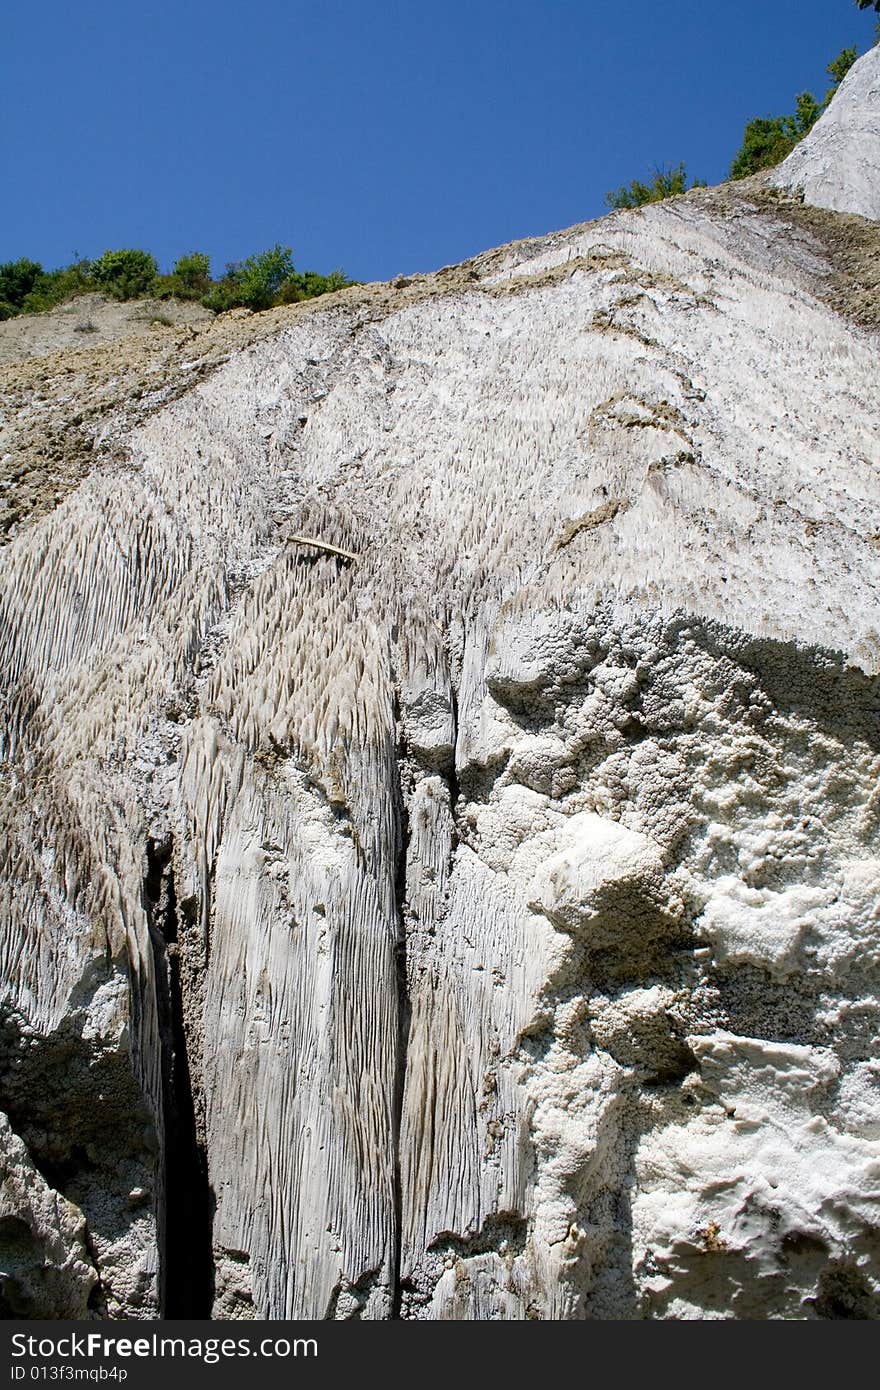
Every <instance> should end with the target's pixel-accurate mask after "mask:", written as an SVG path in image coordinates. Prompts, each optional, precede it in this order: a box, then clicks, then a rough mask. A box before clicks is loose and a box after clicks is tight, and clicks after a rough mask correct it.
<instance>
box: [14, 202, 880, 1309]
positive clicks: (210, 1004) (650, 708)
mask: <svg viewBox="0 0 880 1390" xmlns="http://www.w3.org/2000/svg"><path fill="white" fill-rule="evenodd" d="M725 199H726V201H725ZM768 208H769V210H768ZM731 214H733V215H731ZM798 215H799V214H798V212H797V209H796V207H795V205H793V204H792V205H791V206H789V205H788V204H786V203H785V201H784V200H776V201H775V202H772V203H768V201H767V199H766V197H765V198H764V201H762V200H761V197H759V196H758V194H756V193H755V192H754V190H752V191H751V192H749V191H746V192H738V191H737V190H735V189H734V190H732V191H730V190H729V191H728V192H727V193H726V194H724V195H721V194H716V193H714V192H712V191H707V192H705V193H702V192H696V193H694V194H692V195H689V196H688V197H687V198H685V199H679V200H674V201H673V202H671V203H669V204H668V205H662V206H656V207H652V208H648V209H645V210H643V211H641V212H638V213H632V214H615V215H613V216H612V217H610V218H607V219H605V220H603V221H602V222H599V223H594V224H589V225H587V226H584V227H576V228H573V229H571V230H570V231H569V232H565V233H560V234H557V235H554V236H551V237H548V238H544V239H541V240H536V241H532V242H529V243H523V244H521V245H519V246H515V247H511V248H508V249H507V250H506V251H504V252H499V253H496V254H495V255H494V256H492V257H489V258H486V259H485V261H481V262H478V263H475V267H478V268H475V269H473V270H472V272H471V278H470V279H469V280H466V281H465V279H464V277H462V278H460V279H459V280H456V281H455V282H454V283H452V282H447V281H444V280H443V277H437V279H436V283H435V286H434V288H433V289H431V290H430V291H428V290H421V291H420V292H419V295H418V296H414V297H412V298H411V299H407V298H406V296H403V298H402V301H401V303H400V305H399V307H396V306H395V304H394V302H393V296H392V295H390V293H386V292H383V293H382V294H379V293H378V292H376V293H375V294H374V295H373V297H372V298H371V293H372V292H366V291H363V292H361V291H359V292H358V295H357V296H349V297H348V298H347V297H346V296H345V295H343V296H341V297H338V298H335V299H334V300H332V301H328V302H327V304H326V305H323V304H319V305H317V306H314V307H313V308H311V309H310V310H309V312H307V313H306V312H303V313H302V314H298V316H293V317H292V319H291V322H290V324H289V325H288V326H286V327H283V328H282V329H280V330H279V331H278V332H277V333H275V334H274V335H273V336H268V337H266V338H265V339H264V340H263V341H260V342H258V343H255V344H254V345H253V346H252V347H250V348H248V349H246V350H241V351H238V352H236V353H234V354H233V355H232V356H231V357H230V359H229V361H228V362H226V363H225V364H224V365H222V366H220V367H219V368H218V369H217V370H216V371H214V373H213V374H212V375H208V376H206V377H205V379H204V380H202V381H201V382H200V383H199V384H198V385H196V386H195V387H194V388H193V389H191V390H189V391H188V392H186V393H185V394H182V395H180V396H179V397H178V398H177V399H176V400H174V401H172V402H171V403H170V404H167V405H165V406H164V407H162V408H160V409H157V411H156V413H155V414H153V415H152V416H151V417H150V418H148V419H147V420H145V421H142V422H141V423H138V424H136V425H135V426H133V427H132V428H131V429H129V431H128V433H127V434H126V436H125V439H124V444H125V450H126V453H125V458H124V459H122V461H120V459H117V461H116V462H114V463H112V464H107V465H102V466H97V467H95V468H94V469H93V471H92V472H91V473H90V474H89V475H88V476H87V477H86V478H85V479H84V480H83V481H82V482H81V483H80V484H79V485H78V486H77V487H76V488H74V489H73V490H71V491H69V492H68V494H67V495H66V496H65V497H63V498H61V499H60V500H59V501H58V503H57V505H56V506H55V507H54V509H53V510H51V511H49V512H48V513H47V514H45V515H42V516H41V517H39V518H38V519H36V520H35V521H34V522H33V524H31V525H30V526H24V527H21V528H20V529H19V530H18V532H17V533H16V534H15V536H14V537H13V539H12V541H11V542H10V544H9V545H8V546H7V547H6V548H5V550H4V552H3V556H2V575H0V612H2V626H0V669H2V673H3V687H4V700H5V706H4V726H3V745H2V746H3V755H4V762H3V764H2V780H0V805H2V818H3V828H4V837H3V850H2V853H3V878H2V887H0V892H2V914H3V928H4V929H3V935H2V941H0V952H2V956H0V959H2V967H3V981H4V984H3V994H2V1009H3V1012H2V1025H3V1026H2V1032H0V1043H2V1048H0V1070H2V1095H3V1104H4V1108H5V1110H6V1111H7V1112H8V1115H9V1121H10V1124H11V1129H9V1130H8V1131H7V1130H5V1129H4V1131H3V1133H4V1134H5V1135H6V1139H4V1141H3V1143H4V1153H5V1154H6V1155H7V1158H6V1162H7V1165H8V1167H9V1170H10V1172H11V1173H12V1174H13V1176H14V1181H13V1182H12V1184H11V1185H10V1186H9V1187H8V1195H7V1196H4V1202H6V1203H7V1207H8V1208H9V1210H8V1211H7V1210H6V1208H4V1214H3V1221H4V1223H6V1224H5V1225H4V1228H3V1229H4V1231H7V1230H8V1231H9V1232H11V1235H10V1241H11V1244H10V1245H9V1252H10V1253H9V1255H8V1259H7V1261H6V1265H8V1272H7V1273H6V1274H5V1275H4V1279H5V1284H4V1289H5V1292H4V1299H5V1302H6V1306H7V1308H8V1310H10V1311H11V1315H12V1316H22V1315H25V1314H33V1315H37V1316H68V1315H73V1312H72V1310H75V1312H76V1315H92V1314H95V1315H101V1314H105V1315H109V1316H111V1317H115V1316H119V1317H130V1316H144V1315H145V1316H156V1315H158V1314H159V1313H160V1312H162V1311H163V1310H164V1311H165V1312H166V1313H167V1312H169V1311H172V1312H174V1313H175V1315H179V1314H180V1312H181V1311H186V1310H187V1309H189V1311H196V1312H198V1313H199V1315H207V1311H208V1309H209V1308H210V1307H211V1306H213V1310H214V1315H215V1316H218V1317H227V1316H228V1317H234V1318H249V1317H255V1316H257V1317H270V1318H282V1317H319V1318H358V1317H363V1318H389V1317H405V1318H429V1319H443V1318H492V1319H494V1318H501V1319H519V1318H545V1319H571V1318H602V1317H615V1318H631V1317H673V1318H693V1317H731V1316H732V1317H755V1316H760V1317H782V1318H803V1317H815V1316H820V1317H829V1316H830V1317H836V1316H856V1317H862V1316H873V1315H875V1314H876V1310H877V1301H876V1300H877V1287H878V1284H877V1280H878V1274H877V1268H876V1254H877V1252H876V1248H875V1246H874V1245H872V1240H873V1236H872V1231H874V1230H875V1229H876V1225H877V1211H876V1199H875V1196H874V1195H873V1188H872V1172H873V1168H872V1165H873V1164H875V1144H876V1139H877V1136H878V1134H880V1107H878V1094H880V1084H878V1083H880V1063H878V1060H877V1054H876V1022H877V1017H876V1016H877V1009H878V1003H877V983H878V971H880V959H878V946H877V928H876V919H875V918H876V914H875V902H876V893H877V889H878V887H880V850H878V842H877V831H878V817H880V809H878V800H877V795H876V780H877V775H878V771H880V726H878V722H877V709H878V694H880V688H878V683H877V682H878V677H877V670H878V632H880V611H878V606H877V593H878V592H880V588H878V583H877V581H878V579H880V558H878V550H877V544H876V536H875V534H874V531H875V527H874V525H873V522H871V520H870V518H871V517H872V516H873V515H874V514H875V513H876V510H877V506H878V502H880V495H878V493H880V488H878V474H877V469H876V461H877V460H876V439H875V425H876V407H877V404H878V398H877V379H876V360H877V338H876V333H873V334H872V333H871V332H870V331H868V330H866V329H864V328H861V327H858V326H857V325H855V324H854V323H852V322H851V321H849V320H848V319H847V318H846V317H844V316H843V315H841V314H838V313H836V312H834V311H832V310H831V309H830V308H829V307H828V306H827V304H826V302H825V299H824V298H823V296H824V295H825V293H826V289H827V283H828V276H829V265H828V263H827V261H826V259H824V258H825V257H827V256H828V255H829V254H830V252H829V251H828V248H827V245H826V246H825V247H824V248H823V245H822V244H820V243H819V242H818V241H815V240H810V239H809V235H808V234H807V233H805V232H803V231H802V230H800V229H799V228H800V224H798V223H797V221H796V219H797V216H798ZM866 225H867V224H866ZM869 231H870V229H869ZM869 231H866V232H865V233H864V235H865V236H867V235H869ZM831 270H833V273H834V274H835V275H837V276H838V278H839V277H840V276H841V275H843V274H844V271H843V270H841V269H840V266H838V265H836V264H834V265H832V266H831ZM371 306H372V307H371ZM120 350H121V349H120ZM120 458H121V456H120ZM309 539H311V540H312V541H314V542H317V543H318V544H315V545H309V544H304V543H303V541H304V540H305V541H308V540H309ZM782 1136H784V1142H783V1138H782ZM36 1172H38V1173H39V1174H40V1175H41V1177H40V1178H39V1180H37V1179H36V1178H33V1179H32V1180H28V1181H26V1177H25V1175H27V1174H33V1173H36ZM183 1174H185V1175H186V1176H185V1177H184V1176H182V1175H183ZM187 1184H189V1185H190V1188H192V1187H196V1186H197V1187H198V1188H199V1191H198V1192H195V1191H193V1192H192V1193H191V1195H192V1196H193V1201H192V1202H191V1203H188V1202H187V1200H186V1198H187V1193H188V1192H189V1190H190V1189H189V1188H187V1186H186V1185H187ZM4 1192H7V1189H6V1188H4ZM52 1192H55V1193H57V1194H58V1196H57V1198H51V1200H50V1195H51V1193H52ZM52 1201H55V1202H56V1205H55V1207H54V1208H53V1207H52ZM13 1209H14V1210H13ZM53 1212H54V1214H53ZM172 1212H176V1213H183V1214H184V1216H183V1217H182V1218H181V1219H184V1220H185V1221H189V1222H191V1224H190V1225H189V1226H184V1228H183V1229H182V1230H179V1231H178V1233H177V1236H176V1237H174V1236H173V1234H172V1232H171V1227H172V1226H173V1225H174V1223H173V1222H172V1221H171V1213H172ZM187 1212H189V1213H190V1214H189V1215H188V1216H187V1215H186V1213H187ZM9 1222H12V1223H13V1224H12V1225H9V1224H8V1223H9ZM209 1228H210V1229H209ZM4 1238H5V1237H4ZM175 1239H176V1240H177V1244H175ZM187 1244H189V1245H191V1246H192V1249H193V1251H195V1252H196V1254H195V1255H194V1257H193V1259H192V1261H191V1262H190V1265H189V1266H188V1267H187V1269H186V1270H185V1271H184V1270H182V1269H181V1268H179V1267H178V1262H179V1261H180V1260H182V1259H183V1255H182V1250H183V1248H184V1246H186V1245H187ZM209 1246H210V1249H209ZM46 1261H48V1264H47V1263H46ZM4 1268H6V1266H4ZM46 1269H48V1270H50V1272H51V1273H50V1274H40V1273H39V1271H40V1270H46Z"/></svg>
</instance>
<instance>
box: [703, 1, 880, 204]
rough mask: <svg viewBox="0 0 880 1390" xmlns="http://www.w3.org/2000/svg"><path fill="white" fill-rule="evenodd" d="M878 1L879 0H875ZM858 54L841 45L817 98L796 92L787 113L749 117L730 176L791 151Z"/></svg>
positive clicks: (763, 166) (742, 175)
mask: <svg viewBox="0 0 880 1390" xmlns="http://www.w3.org/2000/svg"><path fill="white" fill-rule="evenodd" d="M878 4H880V0H878ZM857 57H858V49H856V48H844V49H843V50H842V52H840V53H838V55H837V57H836V58H834V59H833V60H832V61H831V62H830V63H829V64H828V67H827V68H826V72H827V73H828V76H829V77H830V78H831V86H830V87H829V88H828V91H827V92H826V93H825V96H824V99H823V100H822V101H821V102H819V101H817V100H816V98H815V97H814V96H813V93H812V92H799V93H798V95H797V96H796V97H795V99H794V101H795V109H794V111H793V113H792V114H791V115H790V116H758V117H756V118H755V119H754V120H752V121H749V123H748V124H747V126H746V128H745V130H744V132H743V140H742V144H741V145H740V147H739V149H738V150H737V152H736V154H735V156H734V159H733V163H732V164H731V166H730V177H731V178H732V179H744V178H746V177H747V176H748V175H749V174H757V173H758V171H759V170H760V169H772V168H773V166H774V165H776V164H779V163H781V161H782V160H783V159H785V156H786V155H788V154H791V151H792V150H793V149H794V147H795V145H796V144H797V143H798V141H799V140H802V139H803V138H804V136H805V135H807V134H808V133H809V131H811V130H812V128H813V126H814V125H815V124H816V122H817V121H818V119H819V117H820V116H821V115H822V112H823V111H824V110H825V109H826V107H827V106H828V105H829V103H830V101H831V99H832V97H833V96H834V94H835V92H836V91H837V89H838V87H839V86H840V84H841V82H842V81H843V79H844V78H845V77H846V74H847V73H848V72H849V70H850V68H851V67H852V65H853V63H854V62H855V61H856V58H857Z"/></svg>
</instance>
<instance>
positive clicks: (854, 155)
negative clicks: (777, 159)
mask: <svg viewBox="0 0 880 1390" xmlns="http://www.w3.org/2000/svg"><path fill="white" fill-rule="evenodd" d="M771 178H772V182H773V183H775V184H776V185H777V187H779V188H787V189H790V190H791V191H792V192H797V193H800V194H802V195H803V198H804V200H805V202H807V203H811V204H812V205H813V206H814V207H819V208H831V209H833V211H834V212H857V213H859V214H860V215H861V216H862V217H873V218H880V44H876V45H875V46H874V47H873V48H872V49H869V51H868V52H867V53H865V54H863V55H862V57H861V58H859V59H858V61H857V62H856V63H854V64H853V66H852V67H851V68H850V70H849V72H848V73H847V75H846V77H845V78H844V79H843V82H842V83H841V85H840V87H839V89H838V91H837V94H836V95H835V98H834V100H833V101H832V103H831V105H830V106H829V108H828V110H827V111H826V112H825V113H824V114H823V115H822V116H820V118H819V120H818V121H817V122H816V124H815V125H814V126H813V129H812V130H811V131H810V133H809V135H807V136H806V138H805V139H803V140H801V141H800V143H799V144H798V145H796V146H795V148H794V149H793V150H792V152H791V154H790V155H789V156H788V158H787V159H784V160H783V162H782V164H780V166H779V168H778V169H777V170H774V172H773V174H772V176H771Z"/></svg>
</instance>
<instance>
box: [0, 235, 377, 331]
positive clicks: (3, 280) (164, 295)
mask: <svg viewBox="0 0 880 1390" xmlns="http://www.w3.org/2000/svg"><path fill="white" fill-rule="evenodd" d="M352 283H353V282H352V281H351V280H349V279H348V278H347V276H346V275H345V274H344V273H343V271H341V270H334V271H331V272H330V274H329V275H320V274H318V272H317V271H314V270H306V271H296V270H295V269H294V265H293V252H292V251H291V249H290V247H289V246H273V247H272V248H271V249H270V250H269V251H263V252H261V253H260V254H259V255H257V256H249V257H248V259H247V260H245V261H236V262H233V263H232V264H231V265H228V266H227V267H226V274H225V275H224V276H223V278H222V279H220V280H212V279H211V262H210V258H209V257H208V256H206V255H204V253H203V252H201V251H193V252H192V253H191V254H190V255H188V256H181V257H180V258H179V259H178V260H177V261H175V263H174V266H173V267H172V270H171V272H170V274H168V275H160V274H159V268H158V266H157V264H156V261H155V259H154V257H153V256H151V255H150V254H149V253H148V252H146V251H137V250H122V251H105V252H104V254H103V256H101V257H100V259H99V260H97V261H88V260H77V261H74V262H73V263H72V264H71V265H67V266H62V267H61V268H60V269H59V270H51V271H46V270H43V267H42V266H41V265H40V264H39V262H38V261H29V260H25V259H22V260H19V261H8V262H7V263H6V264H4V265H0V320H2V319H7V318H13V317H14V316H15V315H16V314H20V313H25V314H38V313H42V312H43V311H44V310H46V309H52V308H54V307H55V305H56V304H63V303H64V302H65V301H67V300H69V299H73V298H74V297H75V296H76V295H79V294H83V293H85V292H86V291H87V290H102V291H103V292H104V293H105V294H109V295H112V296H113V297H114V298H115V299H135V298H141V297H150V298H153V299H169V298H171V297H172V296H173V297H174V298H177V299H194V300H199V301H200V302H201V303H202V304H204V305H205V306H206V307H207V308H209V309H213V310H214V311H215V312H220V311H222V310H224V309H233V308H236V307H239V306H242V307H245V308H248V309H253V310H259V309H268V308H271V307H272V305H274V304H293V303H296V302H297V301H298V300H301V299H314V298H315V296H316V295H319V294H329V293H332V291H333V290H338V289H342V288H343V287H344V286H345V285H350V284H352Z"/></svg>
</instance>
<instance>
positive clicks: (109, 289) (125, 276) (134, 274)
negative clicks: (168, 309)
mask: <svg viewBox="0 0 880 1390" xmlns="http://www.w3.org/2000/svg"><path fill="white" fill-rule="evenodd" d="M158 274H159V267H158V265H157V264H156V259H155V257H154V256H151V255H150V253H149V252H148V251H135V250H126V251H105V252H104V254H103V256H101V257H100V259H99V260H97V261H95V262H94V264H93V265H92V269H91V278H92V280H93V281H94V283H95V286H96V287H97V288H98V289H100V290H103V291H104V293H105V294H109V295H111V296H112V297H113V298H114V299H138V298H140V297H141V296H142V295H146V294H149V293H150V291H151V289H152V288H153V285H154V284H155V281H156V278H157V276H158Z"/></svg>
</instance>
